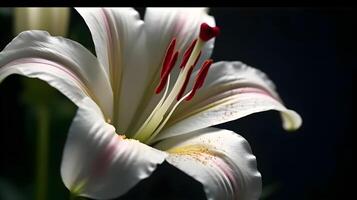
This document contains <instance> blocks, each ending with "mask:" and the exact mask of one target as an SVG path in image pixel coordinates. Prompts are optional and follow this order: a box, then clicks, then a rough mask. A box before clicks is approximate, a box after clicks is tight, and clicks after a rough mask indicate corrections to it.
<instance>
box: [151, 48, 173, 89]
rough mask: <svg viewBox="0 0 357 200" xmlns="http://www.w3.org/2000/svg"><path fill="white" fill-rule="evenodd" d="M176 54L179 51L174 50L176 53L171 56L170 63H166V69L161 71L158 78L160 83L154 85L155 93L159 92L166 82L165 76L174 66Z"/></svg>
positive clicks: (166, 76)
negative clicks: (161, 73)
mask: <svg viewBox="0 0 357 200" xmlns="http://www.w3.org/2000/svg"><path fill="white" fill-rule="evenodd" d="M178 54H179V52H178V51H176V53H175V54H174V56H172V58H171V60H170V63H169V64H168V65H167V67H166V71H165V72H164V73H163V75H162V76H161V79H160V83H159V85H158V86H157V87H156V90H155V93H156V94H159V93H160V92H161V91H162V90H163V89H164V87H165V85H166V83H167V78H168V76H169V74H170V73H171V71H172V69H173V68H174V66H175V63H176V61H177V58H178Z"/></svg>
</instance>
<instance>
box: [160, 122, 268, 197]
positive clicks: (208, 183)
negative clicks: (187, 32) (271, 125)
mask: <svg viewBox="0 0 357 200" xmlns="http://www.w3.org/2000/svg"><path fill="white" fill-rule="evenodd" d="M155 147H156V148H158V149H161V150H163V151H167V152H169V153H170V155H169V156H168V157H167V159H166V160H167V161H168V162H169V163H170V164H172V165H173V166H175V167H177V168H178V169H180V170H182V171H183V172H185V173H186V174H188V175H190V176H192V177H193V178H195V179H196V180H197V181H199V182H201V183H202V184H203V186H204V189H205V192H206V196H207V199H209V200H220V199H227V200H230V199H239V200H253V199H258V198H259V196H260V194H261V187H262V182H261V175H260V173H259V172H258V171H257V164H256V159H255V156H254V155H253V154H252V152H251V149H250V146H249V144H248V142H247V141H246V140H245V139H244V138H243V137H241V136H240V135H238V134H236V133H234V132H232V131H228V130H222V129H216V128H206V129H201V130H198V131H195V132H191V133H189V134H184V135H180V136H176V137H172V138H169V139H166V140H163V141H161V142H159V143H158V144H157V145H155Z"/></svg>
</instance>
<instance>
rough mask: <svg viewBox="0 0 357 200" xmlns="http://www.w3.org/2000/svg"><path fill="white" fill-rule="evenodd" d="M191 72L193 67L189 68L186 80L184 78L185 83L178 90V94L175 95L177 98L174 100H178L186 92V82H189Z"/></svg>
mask: <svg viewBox="0 0 357 200" xmlns="http://www.w3.org/2000/svg"><path fill="white" fill-rule="evenodd" d="M192 70H193V67H191V68H190V69H189V70H188V72H187V75H186V78H185V81H184V82H183V85H182V87H181V89H180V92H179V93H178V94H177V97H176V100H177V101H178V100H180V99H181V98H182V96H183V93H184V92H185V90H186V87H187V84H188V81H189V80H190V77H191V74H192Z"/></svg>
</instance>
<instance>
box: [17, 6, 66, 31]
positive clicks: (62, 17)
mask: <svg viewBox="0 0 357 200" xmlns="http://www.w3.org/2000/svg"><path fill="white" fill-rule="evenodd" d="M14 17H15V19H14V32H15V34H16V35H17V34H19V33H21V32H22V31H26V30H45V31H48V32H49V33H50V34H51V35H56V36H57V35H58V36H66V34H67V30H68V25H69V17H70V9H69V8H15V10H14Z"/></svg>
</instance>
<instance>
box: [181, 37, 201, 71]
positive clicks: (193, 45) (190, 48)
mask: <svg viewBox="0 0 357 200" xmlns="http://www.w3.org/2000/svg"><path fill="white" fill-rule="evenodd" d="M196 42H197V39H195V40H194V41H193V42H192V43H191V44H190V46H189V47H188V48H187V50H186V51H185V53H184V54H183V58H182V62H181V64H180V68H183V67H184V66H185V65H186V63H187V61H188V59H189V58H190V56H191V53H192V51H193V48H194V47H195V45H196Z"/></svg>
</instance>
